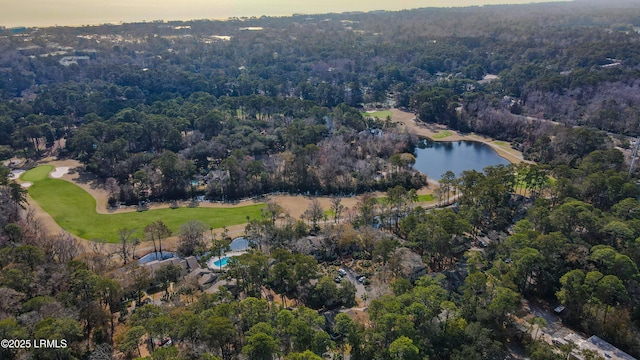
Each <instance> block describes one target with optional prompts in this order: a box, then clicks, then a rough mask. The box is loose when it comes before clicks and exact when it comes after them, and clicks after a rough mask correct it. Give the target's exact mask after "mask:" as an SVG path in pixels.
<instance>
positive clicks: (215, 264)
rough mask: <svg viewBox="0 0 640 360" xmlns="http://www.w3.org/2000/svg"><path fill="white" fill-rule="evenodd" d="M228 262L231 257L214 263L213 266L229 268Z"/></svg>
mask: <svg viewBox="0 0 640 360" xmlns="http://www.w3.org/2000/svg"><path fill="white" fill-rule="evenodd" d="M227 262H229V257H228V256H225V257H223V258H222V259H219V260H216V261H214V262H213V266H215V267H217V268H220V267H225V266H227Z"/></svg>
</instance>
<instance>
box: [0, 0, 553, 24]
mask: <svg viewBox="0 0 640 360" xmlns="http://www.w3.org/2000/svg"><path fill="white" fill-rule="evenodd" d="M531 2H543V1H541V0H537V1H536V0H384V1H383V0H367V1H363V0H358V1H345V0H322V1H308V0H306V1H305V0H177V1H176V0H129V1H125V0H0V9H2V11H0V26H5V27H14V26H52V25H88V24H101V23H117V22H134V21H152V20H190V19H226V18H228V17H232V16H261V15H271V16H277V15H291V14H293V13H304V14H314V13H327V12H345V11H371V10H402V9H414V8H420V7H433V6H435V7H449V6H471V5H483V4H504V3H511V4H516V3H520V4H523V3H531Z"/></svg>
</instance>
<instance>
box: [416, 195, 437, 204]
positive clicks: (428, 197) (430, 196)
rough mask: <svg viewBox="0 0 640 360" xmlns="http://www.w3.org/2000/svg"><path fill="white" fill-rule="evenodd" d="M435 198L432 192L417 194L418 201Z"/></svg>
mask: <svg viewBox="0 0 640 360" xmlns="http://www.w3.org/2000/svg"><path fill="white" fill-rule="evenodd" d="M433 200H435V199H434V197H433V195H432V194H425V195H418V202H429V201H433Z"/></svg>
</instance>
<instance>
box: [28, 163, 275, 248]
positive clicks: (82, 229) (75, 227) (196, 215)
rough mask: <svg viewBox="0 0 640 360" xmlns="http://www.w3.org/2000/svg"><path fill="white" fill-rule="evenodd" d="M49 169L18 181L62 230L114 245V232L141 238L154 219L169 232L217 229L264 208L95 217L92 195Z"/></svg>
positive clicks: (30, 171)
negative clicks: (193, 224) (195, 225)
mask: <svg viewBox="0 0 640 360" xmlns="http://www.w3.org/2000/svg"><path fill="white" fill-rule="evenodd" d="M52 170H53V166H48V165H47V166H39V167H37V168H35V169H32V170H29V171H27V172H25V173H24V174H22V177H21V179H22V180H23V181H30V182H32V183H33V185H32V186H31V187H29V195H31V197H32V198H33V199H34V200H35V201H37V202H38V204H39V205H40V207H42V209H43V210H44V211H46V212H48V213H49V214H50V215H51V216H52V217H53V219H54V220H55V221H56V222H57V223H58V224H59V225H60V226H61V227H62V228H63V229H65V230H66V231H68V232H70V233H72V234H74V235H76V236H79V237H81V238H83V239H88V240H91V239H106V240H107V241H108V242H111V243H115V242H117V241H118V235H117V230H118V229H121V228H125V227H126V228H134V229H137V232H136V236H138V237H142V229H144V227H145V226H147V225H148V224H150V223H152V222H154V221H158V220H162V221H163V222H164V223H165V224H167V226H169V228H170V229H171V230H173V231H176V230H177V229H178V228H179V227H180V225H181V224H184V223H186V222H188V221H190V220H199V221H202V222H204V223H205V224H207V225H209V226H210V227H213V228H221V227H223V226H229V225H236V224H242V223H245V222H246V221H247V216H250V217H251V218H258V217H260V208H262V207H264V204H255V205H247V206H241V207H234V208H179V209H157V210H149V211H144V212H130V213H120V214H98V213H96V201H95V199H94V198H93V196H91V195H90V194H89V193H87V192H86V191H84V190H83V189H82V188H80V187H79V186H77V185H75V184H72V183H70V182H68V181H65V180H59V179H52V178H49V177H48V174H49V172H51V171H52Z"/></svg>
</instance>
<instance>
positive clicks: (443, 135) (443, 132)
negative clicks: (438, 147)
mask: <svg viewBox="0 0 640 360" xmlns="http://www.w3.org/2000/svg"><path fill="white" fill-rule="evenodd" d="M451 135H453V133H452V132H451V131H449V130H441V131H438V133H437V134H434V135H433V138H434V139H444V138H446V137H448V136H451Z"/></svg>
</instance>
